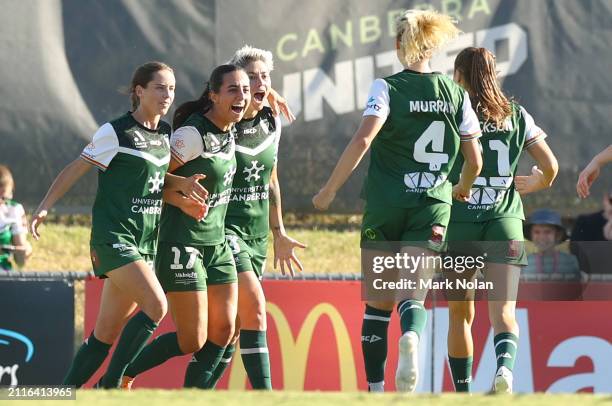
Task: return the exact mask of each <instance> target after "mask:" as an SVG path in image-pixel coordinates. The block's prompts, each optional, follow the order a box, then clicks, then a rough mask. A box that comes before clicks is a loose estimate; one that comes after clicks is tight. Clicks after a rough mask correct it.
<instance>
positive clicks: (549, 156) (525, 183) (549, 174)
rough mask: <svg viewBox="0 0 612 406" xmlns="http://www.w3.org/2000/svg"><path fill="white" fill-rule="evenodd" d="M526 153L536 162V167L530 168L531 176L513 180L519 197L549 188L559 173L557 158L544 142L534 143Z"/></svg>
mask: <svg viewBox="0 0 612 406" xmlns="http://www.w3.org/2000/svg"><path fill="white" fill-rule="evenodd" d="M527 151H528V152H529V155H531V156H532V157H533V159H534V160H535V161H536V164H537V166H534V167H533V168H531V175H528V176H516V177H515V178H514V185H515V187H516V190H517V191H518V192H519V193H520V194H521V195H526V194H528V193H533V192H537V191H539V190H542V189H547V188H549V187H551V186H552V184H553V181H554V180H555V178H556V177H557V172H559V164H558V162H557V158H556V157H555V154H553V152H552V151H551V149H550V147H549V146H548V144H547V143H546V141H545V140H542V141H539V142H536V143H535V144H533V145H532V146H530V147H529V148H528V149H527Z"/></svg>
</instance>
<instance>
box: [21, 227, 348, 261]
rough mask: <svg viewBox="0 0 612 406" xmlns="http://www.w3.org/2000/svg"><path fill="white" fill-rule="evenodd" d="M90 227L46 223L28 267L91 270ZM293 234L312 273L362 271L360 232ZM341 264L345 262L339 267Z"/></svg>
mask: <svg viewBox="0 0 612 406" xmlns="http://www.w3.org/2000/svg"><path fill="white" fill-rule="evenodd" d="M89 230H90V229H89V227H88V226H83V225H70V226H67V225H62V224H45V225H44V226H43V227H42V228H41V230H40V231H41V235H42V238H41V239H40V241H34V242H33V243H32V244H33V246H34V253H33V254H32V257H30V259H29V260H28V263H27V265H26V267H25V269H27V270H32V271H90V270H91V262H90V259H89ZM289 235H290V236H292V237H293V238H295V239H297V240H299V241H301V242H303V243H305V244H308V248H307V249H305V250H299V251H298V257H299V258H300V261H301V262H302V265H304V268H305V269H304V272H308V273H337V272H342V273H358V272H359V269H360V268H359V232H358V231H355V230H354V229H353V230H351V231H329V230H316V229H315V230H313V229H292V230H289ZM268 252H269V254H268V258H269V260H268V263H267V268H266V271H267V272H274V270H273V269H272V266H273V264H272V262H273V261H272V244H269V245H268ZM338 264H342V267H339V266H338Z"/></svg>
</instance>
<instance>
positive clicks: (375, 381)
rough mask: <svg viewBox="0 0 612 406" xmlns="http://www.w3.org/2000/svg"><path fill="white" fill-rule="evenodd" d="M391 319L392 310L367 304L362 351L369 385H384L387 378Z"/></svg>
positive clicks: (362, 330) (362, 328)
mask: <svg viewBox="0 0 612 406" xmlns="http://www.w3.org/2000/svg"><path fill="white" fill-rule="evenodd" d="M389 320H391V311H387V310H380V309H376V308H374V307H371V306H368V305H366V307H365V312H364V315H363V324H362V325H361V351H362V352H363V363H364V365H365V372H366V379H367V380H368V386H372V385H379V386H382V385H383V382H384V380H385V364H386V363H387V330H388V327H389ZM381 389H382V387H381Z"/></svg>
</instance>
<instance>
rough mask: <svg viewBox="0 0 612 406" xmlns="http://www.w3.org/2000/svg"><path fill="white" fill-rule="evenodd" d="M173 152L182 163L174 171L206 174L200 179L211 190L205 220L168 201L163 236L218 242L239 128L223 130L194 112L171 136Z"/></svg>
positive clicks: (222, 237)
mask: <svg viewBox="0 0 612 406" xmlns="http://www.w3.org/2000/svg"><path fill="white" fill-rule="evenodd" d="M170 144H171V150H172V156H173V157H174V158H175V159H176V160H177V161H179V162H180V163H182V164H183V165H182V166H181V167H179V168H178V169H177V170H176V171H174V173H175V174H176V175H180V176H185V177H189V176H191V175H195V174H198V173H202V174H204V175H206V178H204V179H202V180H200V183H201V184H202V186H204V188H206V190H208V193H209V195H208V201H207V204H208V207H209V209H208V215H207V216H206V217H205V218H204V220H202V221H196V220H195V219H194V218H192V217H190V216H188V215H186V214H184V213H183V212H182V211H181V209H179V208H178V207H175V206H172V205H165V206H164V210H163V213H162V218H161V225H160V232H159V240H160V241H164V242H177V243H182V244H187V245H189V244H191V245H218V244H221V243H223V242H224V241H225V231H224V228H225V227H224V226H225V213H226V211H227V204H228V203H229V200H230V193H231V188H232V180H233V178H234V174H235V173H236V158H235V156H234V151H235V146H236V144H235V129H232V130H230V131H227V132H223V131H221V130H220V129H219V128H217V126H215V125H214V124H213V123H212V122H211V121H210V120H209V119H208V118H206V117H205V116H204V115H203V114H201V113H193V114H192V115H191V116H189V118H188V119H187V121H185V123H184V124H183V125H182V126H181V127H179V128H178V129H176V130H175V131H174V133H173V134H172V139H171V140H170Z"/></svg>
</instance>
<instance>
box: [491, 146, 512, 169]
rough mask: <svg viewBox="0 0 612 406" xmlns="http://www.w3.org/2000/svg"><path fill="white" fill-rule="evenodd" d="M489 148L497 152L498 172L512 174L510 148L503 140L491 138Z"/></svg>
mask: <svg viewBox="0 0 612 406" xmlns="http://www.w3.org/2000/svg"><path fill="white" fill-rule="evenodd" d="M489 149H490V150H491V151H495V152H497V173H498V174H499V176H510V148H509V147H508V146H507V145H506V144H504V143H503V142H502V141H501V140H490V141H489Z"/></svg>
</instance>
